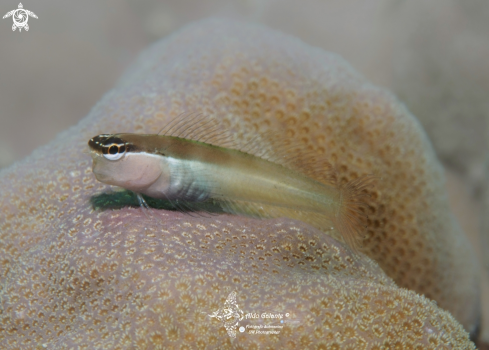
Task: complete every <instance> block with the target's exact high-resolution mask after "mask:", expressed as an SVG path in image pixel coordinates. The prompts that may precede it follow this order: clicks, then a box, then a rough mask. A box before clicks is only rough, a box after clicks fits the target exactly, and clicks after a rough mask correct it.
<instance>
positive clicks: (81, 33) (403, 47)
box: [0, 0, 489, 340]
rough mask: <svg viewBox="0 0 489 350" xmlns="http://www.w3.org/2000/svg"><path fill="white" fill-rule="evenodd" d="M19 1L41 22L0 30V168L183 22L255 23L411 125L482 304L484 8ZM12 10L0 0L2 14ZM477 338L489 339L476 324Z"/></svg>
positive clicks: (486, 328) (487, 111)
mask: <svg viewBox="0 0 489 350" xmlns="http://www.w3.org/2000/svg"><path fill="white" fill-rule="evenodd" d="M23 4H24V7H25V8H26V9H29V10H31V11H33V12H34V13H36V15H37V16H38V17H39V18H38V19H34V18H31V19H29V24H30V29H29V31H28V32H25V31H22V32H21V33H19V32H18V31H15V32H12V30H11V24H12V22H11V19H3V20H2V21H1V22H0V43H1V45H2V46H1V47H2V49H1V51H0V77H1V80H0V106H1V110H0V168H7V167H8V166H9V165H11V164H13V163H14V162H15V161H16V160H20V159H22V158H24V157H25V156H27V155H29V154H30V153H31V152H32V151H33V150H34V149H35V148H37V147H38V146H40V145H44V144H46V143H48V142H49V141H51V140H52V139H54V138H55V136H56V135H57V134H58V133H59V132H61V131H63V130H65V129H67V128H68V127H70V126H72V125H74V124H76V123H77V122H78V121H79V120H80V119H82V118H83V117H84V116H85V115H87V114H88V113H89V112H90V110H91V108H92V107H93V106H94V105H96V103H97V101H99V100H100V99H101V97H102V96H103V95H104V94H105V93H106V92H107V91H109V90H110V89H111V88H112V87H113V86H114V85H115V84H116V83H117V81H118V79H119V78H120V77H121V75H122V73H123V72H124V70H125V69H126V68H127V67H128V66H129V65H130V64H132V63H134V62H135V60H136V57H137V56H138V54H139V53H140V52H141V51H142V50H143V49H144V48H146V47H147V46H148V45H150V44H151V43H153V42H155V41H157V40H159V39H162V38H165V37H167V36H168V35H170V34H172V33H174V32H175V31H176V30H178V29H179V28H181V27H182V26H184V25H186V24H188V23H191V22H193V21H196V20H199V19H203V18H207V17H225V18H229V19H231V20H233V19H236V20H247V21H251V22H256V23H261V24H265V25H267V26H268V27H271V28H273V29H277V30H280V31H282V32H284V33H286V34H290V35H292V36H295V37H298V38H299V39H301V40H302V41H303V42H305V43H306V44H309V45H312V46H316V47H319V48H322V49H324V50H326V51H328V52H333V53H337V54H339V55H341V56H342V57H343V58H344V59H345V60H346V61H347V62H349V63H350V64H351V65H352V66H353V68H355V69H356V70H357V71H359V72H360V73H361V74H363V75H364V76H365V77H366V79H367V80H368V81H370V82H372V83H373V84H375V85H378V86H381V87H385V88H387V89H389V90H390V91H392V92H393V93H394V94H396V95H397V97H398V98H399V99H400V100H401V101H402V102H403V103H405V105H406V106H407V108H408V109H409V110H410V111H411V112H412V113H413V114H414V115H415V116H416V118H418V119H419V121H420V122H421V124H422V126H423V127H424V129H425V130H426V132H427V134H428V136H429V138H430V140H431V142H432V143H433V146H434V148H435V151H436V153H437V156H438V157H439V159H440V160H441V162H442V163H443V165H444V167H445V169H446V175H447V187H448V191H449V194H450V200H451V206H452V210H453V211H454V212H455V215H456V216H457V218H458V219H459V222H460V224H461V226H462V228H463V229H464V231H465V232H466V233H467V234H468V235H469V236H470V239H471V241H472V244H473V245H474V246H475V247H476V248H477V249H479V250H480V251H479V259H480V262H481V264H482V265H483V266H484V267H485V270H484V271H483V273H482V278H483V288H482V296H483V297H484V296H488V295H489V293H488V292H487V289H484V288H487V284H486V282H485V280H486V279H487V273H488V261H484V258H485V257H486V256H487V255H488V254H487V253H484V252H487V247H488V246H489V239H487V237H488V236H489V222H488V220H487V217H488V215H487V214H488V213H489V210H488V207H489V204H488V203H489V192H488V189H487V188H488V184H489V171H488V163H489V144H488V139H489V122H488V119H489V102H488V101H489V99H487V96H488V93H489V59H488V58H489V36H488V35H487V33H488V32H489V24H488V23H489V22H488V21H487V18H488V17H489V3H487V2H486V1H482V0H470V1H451V0H450V1H442V0H434V1H420V0H416V1H409V2H408V1H402V0H397V1H386V0H368V1H350V2H344V1H323V2H321V1H311V0H308V1H304V2H300V3H299V2H294V1H281V2H278V1H258V0H256V1H253V0H248V1H209V2H205V3H203V2H199V1H170V0H169V1H138V2H136V1H119V2H115V1H108V2H102V3H101V2H97V1H85V2H83V3H79V2H68V3H67V2H61V1H55V0H51V1H49V0H48V1H43V2H40V3H26V2H25V3H23ZM16 7H17V3H14V2H11V3H10V2H2V4H1V8H0V10H1V11H3V13H6V12H8V11H10V10H12V9H14V8H16ZM484 291H485V293H484ZM482 305H483V306H484V305H485V307H486V308H489V306H488V305H489V302H488V301H486V302H485V303H484V302H483V304H482ZM484 311H486V313H487V314H489V310H484ZM483 315H484V313H483ZM483 320H484V318H483ZM480 336H481V338H482V339H485V340H489V325H488V324H487V323H484V321H483V323H482V330H481V333H480Z"/></svg>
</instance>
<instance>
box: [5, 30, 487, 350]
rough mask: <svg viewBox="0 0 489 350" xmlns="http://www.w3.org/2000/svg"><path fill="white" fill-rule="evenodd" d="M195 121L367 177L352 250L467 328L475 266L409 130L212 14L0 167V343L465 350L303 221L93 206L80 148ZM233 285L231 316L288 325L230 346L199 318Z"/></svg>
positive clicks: (292, 54)
mask: <svg viewBox="0 0 489 350" xmlns="http://www.w3.org/2000/svg"><path fill="white" fill-rule="evenodd" d="M193 111H199V112H203V113H208V114H212V115H215V116H217V117H219V118H221V119H222V122H223V127H224V128H226V129H228V130H231V131H232V132H233V133H235V136H236V139H237V140H238V141H241V142H246V141H247V140H249V139H250V138H252V137H253V136H255V135H264V133H265V132H267V131H268V130H274V132H278V133H282V134H283V135H285V137H287V138H289V139H290V140H292V141H293V142H297V143H302V144H303V145H304V146H306V147H308V148H309V151H310V152H313V153H316V154H317V155H321V156H324V157H327V158H328V159H331V161H332V162H333V163H334V164H335V165H336V167H337V169H338V171H339V172H340V175H341V178H342V179H344V180H345V181H347V180H350V179H353V178H355V177H357V176H359V175H362V174H367V173H371V172H374V173H375V174H377V175H378V176H379V178H380V180H379V181H378V184H377V186H376V188H375V190H372V192H371V200H370V208H369V213H368V214H369V217H370V222H369V229H368V232H367V233H366V234H367V235H366V239H365V241H364V246H365V248H364V252H365V253H366V254H367V255H368V256H370V257H371V258H373V259H374V260H376V261H377V262H378V264H379V265H380V268H382V269H383V270H384V271H385V273H386V274H387V275H388V276H390V277H392V278H393V279H394V281H395V282H396V283H397V284H398V285H400V286H401V287H406V288H409V289H413V290H415V291H417V292H419V293H423V294H425V295H426V296H428V297H429V298H432V299H434V300H436V301H437V302H438V305H439V306H441V307H442V308H446V309H448V310H449V311H450V312H451V313H452V314H453V316H454V317H455V318H456V319H458V321H460V322H461V323H462V324H463V325H464V326H465V328H466V329H467V330H469V331H473V330H474V328H475V326H476V323H477V318H478V309H479V304H478V298H479V295H478V282H477V281H478V277H477V276H478V275H477V273H478V269H477V265H476V262H475V259H474V257H473V253H472V250H471V248H470V246H469V244H468V242H467V239H466V238H465V236H464V234H463V232H462V231H461V230H460V229H459V227H458V225H457V223H456V222H455V220H454V219H453V218H452V216H451V214H450V212H449V210H448V204H447V200H446V194H445V190H444V177H443V173H442V171H441V167H440V165H439V164H438V162H437V160H436V158H435V157H434V154H433V152H432V150H431V148H430V145H429V143H428V142H427V140H426V138H425V136H424V134H423V132H422V130H421V128H420V127H419V125H418V124H417V122H416V121H415V119H414V118H413V117H412V116H411V115H410V114H409V113H408V112H407V111H406V110H405V109H404V108H403V107H402V105H400V104H399V102H397V101H396V100H395V99H394V98H393V97H392V96H391V95H390V94H388V93H386V92H385V91H383V90H380V89H378V88H375V87H373V86H372V85H370V84H368V83H367V82H365V80H364V79H363V78H362V77H361V76H359V75H358V74H357V73H355V72H354V71H353V70H352V69H351V68H350V67H349V65H348V64H346V63H345V62H344V61H343V60H342V59H341V58H340V57H338V56H336V55H333V54H329V53H326V52H324V51H322V50H319V49H314V48H311V47H309V46H307V45H304V44H303V43H301V42H299V41H297V40H295V39H293V38H290V37H287V36H284V35H282V34H280V33H277V32H274V31H271V30H268V29H266V28H263V27H260V26H255V25H247V24H241V23H237V24H236V23H230V22H228V21H208V22H203V23H199V24H196V25H194V26H191V27H188V28H185V29H184V30H182V31H180V32H178V33H176V34H174V35H172V36H170V37H169V38H167V39H166V40H164V41H162V42H160V43H158V44H156V45H155V46H153V47H152V48H150V49H149V50H147V51H146V52H145V53H144V54H143V55H142V56H141V58H140V59H139V61H138V63H137V64H136V65H135V66H134V67H133V69H132V70H131V71H129V72H128V74H126V76H125V77H124V78H123V79H122V80H121V82H120V84H119V86H118V87H117V88H116V89H114V90H113V91H111V92H110V93H109V94H107V95H106V97H105V98H104V99H103V100H102V101H101V102H100V103H99V104H98V105H96V107H95V108H94V109H93V111H92V112H91V113H90V114H89V116H88V117H87V118H86V119H84V120H83V121H82V122H81V123H80V124H79V125H78V126H76V127H74V128H71V129H69V130H67V131H66V132H64V133H63V134H61V135H60V136H59V137H58V138H57V139H56V140H55V141H53V142H52V143H50V144H49V145H47V146H45V147H42V148H40V149H38V150H37V151H36V152H34V154H33V155H31V156H30V157H29V158H27V159H25V160H24V161H22V162H20V163H17V164H15V165H14V166H12V167H10V168H8V169H6V170H4V171H2V173H1V178H0V188H1V189H2V191H1V193H0V208H1V211H0V223H1V224H0V225H1V226H0V254H1V256H2V260H1V263H2V265H1V270H0V271H1V276H2V277H1V278H2V280H1V285H0V288H1V290H0V293H1V294H0V301H1V307H2V308H1V311H0V312H1V313H0V344H1V345H2V346H4V347H7V348H12V349H13V348H28V347H29V346H30V347H35V346H43V344H45V345H46V346H48V348H64V347H66V348H68V347H71V346H74V345H80V346H81V345H82V344H84V345H85V347H86V348H94V347H95V348H103V347H105V348H108V349H114V348H117V347H120V348H131V347H136V345H137V346H138V347H139V348H142V349H145V348H148V349H151V348H155V349H158V348H161V349H163V348H164V349H168V348H171V347H174V348H180V346H181V345H182V346H183V345H187V346H188V347H189V348H193V347H199V348H201V347H202V346H203V345H207V346H208V347H209V348H225V347H230V348H239V347H243V348H253V346H255V347H256V348H259V347H263V346H265V345H268V346H270V347H271V348H277V347H286V346H288V347H290V348H321V346H323V347H324V348H328V347H330V348H331V347H332V348H334V346H335V345H334V344H337V347H338V348H345V349H348V348H352V349H361V348H366V349H375V348H376V346H377V347H378V348H379V349H380V348H381V347H382V346H392V347H393V346H395V345H397V346H403V347H405V348H408V344H410V345H412V346H413V348H414V346H420V347H421V348H430V347H431V348H440V349H442V348H447V349H450V348H457V349H458V348H467V349H470V348H473V345H472V343H470V342H469V340H468V335H467V333H465V332H464V331H463V329H462V327H461V326H460V325H459V324H458V323H457V322H456V321H455V320H454V319H453V318H452V317H451V316H450V314H448V313H447V312H446V311H443V310H442V309H440V308H439V307H437V306H436V305H435V304H434V303H433V302H430V301H428V299H426V298H424V297H421V296H418V295H417V294H415V293H414V292H411V291H406V290H404V289H399V288H398V287H397V286H396V285H395V284H394V283H393V281H392V280H390V279H389V278H388V277H386V276H385V274H384V273H383V272H382V270H380V268H379V267H378V266H377V265H376V264H375V263H374V262H372V260H370V259H369V258H366V257H359V256H354V255H352V254H351V253H350V252H349V251H348V250H345V248H344V247H343V246H342V244H341V243H338V242H336V241H335V240H334V239H332V238H330V237H328V236H326V235H325V234H323V233H321V232H319V231H317V230H315V229H312V228H311V227H308V226H306V225H304V224H301V223H299V222H294V221H290V220H286V219H279V220H271V221H268V220H263V221H259V220H252V219H244V218H239V217H237V216H227V215H222V216H217V217H213V218H193V217H189V216H183V215H182V214H177V213H174V212H166V211H158V212H157V213H153V214H152V217H149V218H148V217H147V216H145V215H144V214H143V213H141V211H140V210H139V209H135V208H129V207H126V208H123V209H119V210H113V211H111V210H106V211H97V210H94V209H93V208H92V206H91V203H90V198H91V197H92V196H93V195H95V194H98V193H100V192H102V191H107V190H108V187H107V186H104V185H102V184H100V183H98V182H96V180H95V179H94V177H93V175H92V174H91V168H90V157H89V156H88V155H87V154H86V153H84V150H86V148H87V146H86V142H87V141H88V139H89V138H90V137H92V136H94V135H96V134H98V133H110V132H157V131H158V130H159V129H161V127H162V126H163V125H165V123H166V122H167V121H168V120H170V118H172V117H174V116H176V115H178V114H179V113H181V112H193ZM257 142H261V143H263V145H264V147H266V146H267V140H266V137H262V138H259V139H258V141H257ZM233 290H236V292H237V294H238V304H239V306H240V307H241V308H242V309H243V310H244V311H247V312H255V311H269V310H270V311H278V312H290V314H291V317H293V318H294V319H293V321H294V323H289V324H286V326H285V327H284V329H283V331H282V333H281V334H280V335H278V336H275V335H273V336H270V335H261V336H254V335H251V334H248V333H246V334H238V337H237V339H236V340H234V341H232V342H231V338H229V337H228V335H227V334H226V332H225V330H224V328H223V327H222V326H221V324H220V323H219V322H217V321H215V320H213V319H210V318H209V317H208V316H206V315H207V314H210V313H212V312H213V311H215V310H216V309H217V308H218V307H220V306H221V305H222V303H223V302H224V300H225V299H226V297H227V296H228V294H229V293H230V292H231V291H233ZM295 321H297V322H295ZM242 322H243V324H246V323H245V321H242ZM396 342H397V344H396ZM253 344H255V345H253ZM259 344H261V345H259ZM201 345H202V346H201Z"/></svg>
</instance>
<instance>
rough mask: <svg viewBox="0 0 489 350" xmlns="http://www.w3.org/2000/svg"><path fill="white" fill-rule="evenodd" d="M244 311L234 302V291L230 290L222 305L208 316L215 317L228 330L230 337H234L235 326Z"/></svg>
mask: <svg viewBox="0 0 489 350" xmlns="http://www.w3.org/2000/svg"><path fill="white" fill-rule="evenodd" d="M243 315H244V312H243V311H242V310H241V309H240V308H239V306H238V304H237V303H236V292H231V293H230V294H229V295H228V298H227V299H226V301H225V302H224V306H223V307H221V308H220V309H218V310H217V311H214V312H213V313H212V314H211V315H209V317H215V318H217V319H218V320H219V321H221V322H222V323H224V328H226V330H227V331H228V335H229V336H230V337H231V338H236V327H237V326H238V323H239V321H241V320H242V319H243Z"/></svg>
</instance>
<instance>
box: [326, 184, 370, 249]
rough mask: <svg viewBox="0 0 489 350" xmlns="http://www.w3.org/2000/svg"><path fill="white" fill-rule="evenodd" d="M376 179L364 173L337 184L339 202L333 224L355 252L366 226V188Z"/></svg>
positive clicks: (367, 195) (367, 196)
mask: <svg viewBox="0 0 489 350" xmlns="http://www.w3.org/2000/svg"><path fill="white" fill-rule="evenodd" d="M377 179H378V177H377V176H375V175H364V176H360V177H358V178H356V179H354V180H351V181H349V182H347V183H346V184H339V185H338V187H339V190H340V203H339V205H338V210H337V212H336V215H335V216H334V218H333V224H334V226H335V227H336V228H337V230H338V231H339V232H340V233H341V235H342V236H343V239H344V240H345V243H347V244H348V245H349V246H350V247H351V248H352V249H353V250H354V251H355V252H357V251H358V249H359V248H360V247H361V243H362V240H363V237H364V233H365V231H366V228H367V222H368V215H367V208H368V201H369V198H370V195H369V194H368V189H369V188H370V187H372V186H373V185H374V183H375V181H376V180H377Z"/></svg>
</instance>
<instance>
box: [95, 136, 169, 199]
mask: <svg viewBox="0 0 489 350" xmlns="http://www.w3.org/2000/svg"><path fill="white" fill-rule="evenodd" d="M142 136H144V135H136V134H101V135H97V136H95V137H93V138H91V139H90V140H89V141H88V146H89V148H90V155H91V157H92V160H93V164H92V171H93V173H94V175H95V177H96V179H97V180H98V181H100V182H103V183H106V184H109V185H115V186H119V187H123V188H125V189H127V190H131V191H134V192H138V193H145V190H146V189H148V188H149V187H150V186H151V185H153V184H154V183H155V182H156V181H157V180H158V179H160V178H161V177H162V175H163V173H164V171H163V168H162V162H161V157H159V156H157V155H155V154H152V153H148V152H146V151H145V149H144V147H140V145H138V143H137V142H136V141H137V139H138V137H142ZM165 175H167V174H165ZM160 180H161V179H160Z"/></svg>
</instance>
